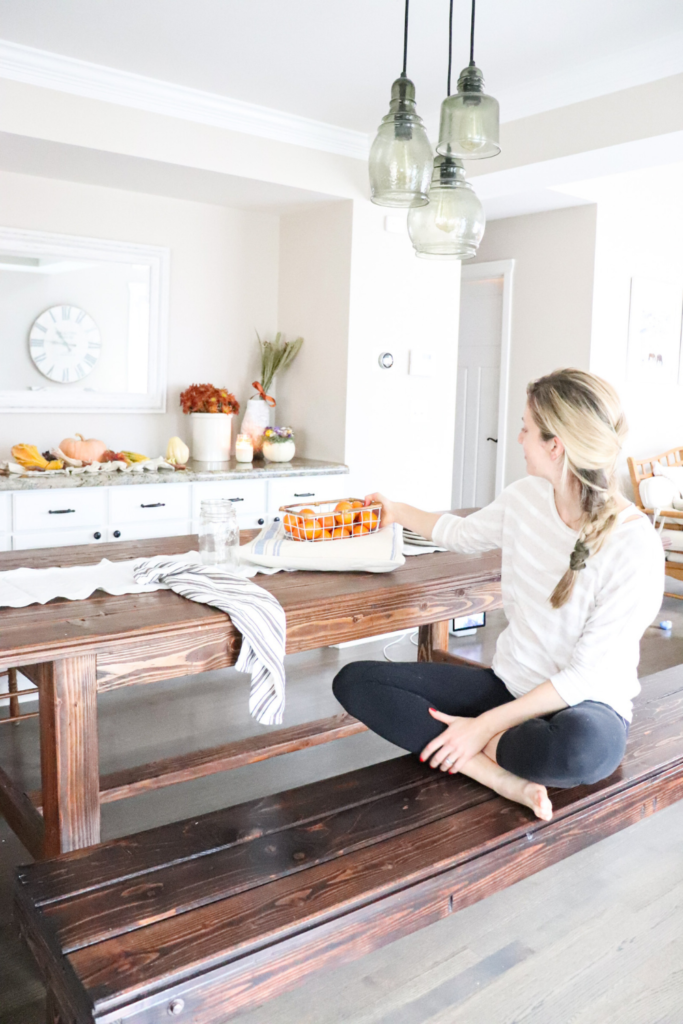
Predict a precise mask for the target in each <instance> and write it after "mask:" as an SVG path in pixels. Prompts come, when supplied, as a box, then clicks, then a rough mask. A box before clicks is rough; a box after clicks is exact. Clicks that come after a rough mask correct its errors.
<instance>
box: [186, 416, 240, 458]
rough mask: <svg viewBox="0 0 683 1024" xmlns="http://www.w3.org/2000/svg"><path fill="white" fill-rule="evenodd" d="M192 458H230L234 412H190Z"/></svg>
mask: <svg viewBox="0 0 683 1024" xmlns="http://www.w3.org/2000/svg"><path fill="white" fill-rule="evenodd" d="M190 424H191V426H192V458H193V459H194V460H195V461H196V462H227V461H228V459H229V458H230V438H231V435H232V414H231V413H230V414H226V413H224V412H193V413H190Z"/></svg>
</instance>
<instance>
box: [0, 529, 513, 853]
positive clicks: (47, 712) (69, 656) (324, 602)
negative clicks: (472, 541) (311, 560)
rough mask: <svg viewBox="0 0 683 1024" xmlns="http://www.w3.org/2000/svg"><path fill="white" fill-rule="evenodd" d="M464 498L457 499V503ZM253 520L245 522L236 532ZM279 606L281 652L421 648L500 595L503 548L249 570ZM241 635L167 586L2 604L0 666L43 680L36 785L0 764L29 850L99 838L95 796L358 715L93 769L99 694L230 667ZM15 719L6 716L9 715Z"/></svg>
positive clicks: (155, 549) (3, 558)
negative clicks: (387, 568)
mask: <svg viewBox="0 0 683 1024" xmlns="http://www.w3.org/2000/svg"><path fill="white" fill-rule="evenodd" d="M467 511H469V510H461V512H460V514H466V512H467ZM253 535H254V532H253V531H251V532H248V533H243V535H242V542H243V543H244V542H245V541H246V540H248V539H250V538H251V536H253ZM196 549H197V538H196V537H193V536H183V537H170V538H166V539H161V540H159V539H154V540H142V541H133V542H129V543H112V544H97V545H95V544H91V545H86V546H83V547H65V548H56V549H55V548H48V549H40V550H33V551H21V552H18V551H17V552H4V553H2V554H0V571H4V570H7V569H15V568H19V567H21V566H25V567H29V568H36V569H38V568H47V567H50V566H75V565H91V564H93V563H96V562H99V561H100V560H101V559H102V558H108V559H110V560H112V561H118V560H124V559H132V558H140V557H150V556H152V555H174V554H180V553H183V552H186V551H190V550H196ZM254 582H255V583H256V584H257V585H258V586H262V587H264V588H265V589H266V590H268V591H270V592H271V593H272V594H273V595H274V596H275V597H276V598H277V599H278V601H279V602H280V604H281V605H282V607H283V608H284V610H285V613H286V618H287V648H286V650H287V654H294V653H297V652H299V651H307V650H311V649H313V648H317V647H325V646H329V645H331V644H338V643H342V642H344V641H348V640H358V639H362V638H367V637H372V636H376V635H378V634H383V633H388V632H391V631H394V630H402V629H408V628H412V627H419V641H418V659H420V660H423V661H429V660H432V659H435V658H437V659H438V652H439V651H447V649H448V624H449V621H450V619H452V618H453V617H456V616H462V615H469V614H474V613H475V612H482V611H487V610H490V609H492V608H495V607H499V606H500V552H499V551H491V552H487V553H484V554H478V555H461V554H454V553H451V552H437V553H433V554H423V555H420V556H415V557H412V556H411V557H408V558H406V563H405V565H403V566H401V567H399V568H397V569H395V570H394V571H393V572H387V573H370V572H348V573H344V572H301V571H299V572H281V573H277V574H275V575H273V576H265V575H262V574H260V575H258V576H256V577H255V579H254ZM240 645H241V636H240V633H239V632H238V630H237V629H236V628H235V627H234V625H233V624H232V622H231V620H230V618H229V616H227V615H226V614H225V613H224V612H221V611H218V610H217V609H215V608H211V607H210V606H207V605H204V604H197V603H194V602H192V601H189V600H186V599H185V598H183V597H180V596H179V595H177V594H175V593H173V592H172V591H170V590H159V591H156V592H154V593H146V594H124V595H120V596H113V595H110V594H106V593H104V592H102V591H95V592H94V593H93V594H92V595H91V596H90V597H88V598H85V599H84V600H79V601H70V600H65V599H61V598H60V599H55V600H53V601H50V602H49V603H48V604H45V605H38V604H33V605H30V606H28V607H25V608H1V609H0V672H2V671H6V670H8V669H19V670H20V671H21V673H22V674H23V675H25V676H26V677H27V678H28V679H29V680H30V681H31V682H33V683H34V684H35V685H36V686H37V687H38V694H39V723H40V763H41V784H42V789H41V790H40V791H37V792H33V793H26V792H24V791H23V790H22V788H21V787H20V786H19V785H18V783H17V782H16V781H15V780H13V779H12V778H11V777H10V776H9V774H8V773H7V772H6V771H5V770H4V769H3V768H2V767H0V813H2V814H3V815H4V817H5V818H6V820H7V821H8V823H9V825H10V826H11V828H12V829H13V830H14V832H15V833H16V834H17V836H18V837H19V839H20V840H21V841H22V843H23V844H24V845H25V846H26V848H27V849H28V850H29V852H30V853H31V854H32V855H33V856H34V857H35V858H44V857H51V856H54V855H56V854H58V853H61V852H65V851H69V850H77V849H81V848H84V847H87V846H92V845H93V844H95V843H98V842H99V841H100V807H101V804H102V803H106V802H110V801H113V800H119V799H123V798H125V797H129V796H135V795H137V794H139V793H142V792H145V791H149V790H152V789H157V788H159V787H161V786H167V785H172V784H174V783H178V782H184V781H188V780H190V779H195V778H199V777H201V776H205V775H209V774H212V773H214V772H219V771H226V770H228V769H230V768H236V767H240V766H242V765H245V764H249V763H252V762H255V761H260V760H263V759H265V758H268V757H273V756H276V755H278V754H284V753H288V752H291V751H293V750H299V749H302V748H304V747H309V746H314V745H316V744H319V743H324V742H327V741H329V740H334V739H340V738H342V737H344V736H349V735H352V734H353V733H355V732H360V731H362V730H363V729H364V728H365V726H363V725H362V724H361V723H360V722H358V721H356V719H354V718H351V717H350V716H349V715H346V714H340V715H335V716H332V717H331V718H326V719H320V720H318V721H315V722H307V723H304V724H303V725H297V726H291V727H288V728H283V729H273V728H265V727H263V728H261V729H260V730H259V732H258V733H257V735H255V736H252V737H249V738H247V739H246V740H240V741H237V742H232V743H227V744H224V745H223V746H220V747H213V748H210V749H208V750H199V751H193V752H191V753H189V754H183V755H179V756H177V757H171V758H166V759H164V760H161V761H155V762H151V763H149V764H145V765H138V766H135V767H131V768H128V769H123V770H121V771H118V772H114V773H112V774H110V775H102V776H101V775H100V770H99V756H98V731H97V695H98V694H99V693H103V692H105V691H107V690H113V689H116V688H118V687H121V686H130V685H137V684H142V683H154V682H157V681H160V680H165V679H172V678H176V677H179V676H185V675H195V674H197V673H200V672H207V671H210V670H214V669H222V668H227V667H229V666H231V665H234V664H235V662H236V660H237V657H238V654H239V650H240ZM8 727H9V728H13V727H15V726H12V725H10V726H8Z"/></svg>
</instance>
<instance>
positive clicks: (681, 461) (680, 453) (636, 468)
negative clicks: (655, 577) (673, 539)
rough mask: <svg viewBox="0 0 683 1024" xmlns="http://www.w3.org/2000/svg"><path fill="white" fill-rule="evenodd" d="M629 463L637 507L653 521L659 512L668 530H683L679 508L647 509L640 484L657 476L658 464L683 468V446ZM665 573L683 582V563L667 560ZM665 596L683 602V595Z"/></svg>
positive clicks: (682, 519)
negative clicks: (642, 498)
mask: <svg viewBox="0 0 683 1024" xmlns="http://www.w3.org/2000/svg"><path fill="white" fill-rule="evenodd" d="M627 462H628V470H629V473H630V474H631V483H632V484H633V496H634V500H635V503H636V505H637V507H638V508H640V509H642V510H643V512H645V514H646V515H649V516H651V517H652V519H653V521H654V515H655V511H657V512H658V516H659V517H660V518H664V519H665V520H666V521H667V522H666V528H667V530H683V511H681V510H680V509H677V508H667V509H658V510H655V509H653V508H645V506H644V505H643V502H642V500H641V497H640V483H641V481H642V480H649V479H650V477H653V476H654V475H655V474H654V465H655V463H656V462H659V463H660V465H662V466H683V446H681V447H678V448H670V449H669V450H668V451H667V452H662V453H661V455H651V456H650V457H649V458H647V459H633V458H631V457H630V456H629V458H628V460H627ZM671 520H673V521H671ZM664 571H665V573H666V575H667V576H670V577H671V578H672V579H674V580H682V581H683V562H670V561H668V559H667V562H666V568H665V570H664ZM665 596H666V597H675V598H677V599H678V600H679V601H683V595H681V594H674V593H671V592H670V591H665Z"/></svg>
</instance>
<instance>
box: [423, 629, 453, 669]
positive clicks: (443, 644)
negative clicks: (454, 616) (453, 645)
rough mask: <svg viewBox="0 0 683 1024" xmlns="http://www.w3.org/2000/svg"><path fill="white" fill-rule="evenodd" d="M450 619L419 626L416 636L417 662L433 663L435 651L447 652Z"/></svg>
mask: <svg viewBox="0 0 683 1024" xmlns="http://www.w3.org/2000/svg"><path fill="white" fill-rule="evenodd" d="M449 624H450V619H445V620H443V621H441V622H430V623H429V624H428V625H426V626H420V628H419V631H418V636H417V660H418V661H433V660H434V654H435V652H437V651H448V627H449Z"/></svg>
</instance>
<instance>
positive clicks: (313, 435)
mask: <svg viewBox="0 0 683 1024" xmlns="http://www.w3.org/2000/svg"><path fill="white" fill-rule="evenodd" d="M352 213H353V204H352V203H351V202H343V201H342V202H338V203H332V204H330V205H322V206H320V205H316V206H314V207H308V208H306V209H303V210H297V211H296V212H293V213H290V214H287V215H286V216H283V217H282V219H281V224H280V286H279V300H278V301H279V326H280V329H281V330H282V331H284V332H285V334H286V336H287V337H288V338H295V337H297V336H298V335H302V336H303V338H304V345H303V347H302V349H301V351H300V353H299V355H298V356H297V358H296V361H295V362H294V363H293V364H292V366H291V368H290V369H289V370H287V373H286V375H283V377H282V380H280V381H278V382H277V399H278V405H277V422H278V423H279V424H281V425H288V426H289V425H291V426H293V427H294V428H295V430H296V435H297V445H298V450H299V451H300V452H302V453H305V454H306V456H307V457H308V458H311V459H331V460H332V461H335V462H343V461H344V456H345V451H344V438H345V430H346V392H347V382H346V374H347V352H348V340H349V282H350V276H351V227H352Z"/></svg>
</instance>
